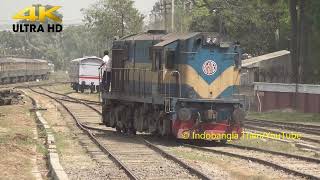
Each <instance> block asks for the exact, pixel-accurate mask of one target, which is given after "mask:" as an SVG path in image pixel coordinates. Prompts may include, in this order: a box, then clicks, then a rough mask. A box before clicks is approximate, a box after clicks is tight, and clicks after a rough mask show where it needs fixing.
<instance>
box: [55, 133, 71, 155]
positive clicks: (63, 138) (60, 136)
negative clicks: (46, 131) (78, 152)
mask: <svg viewBox="0 0 320 180" xmlns="http://www.w3.org/2000/svg"><path fill="white" fill-rule="evenodd" d="M53 134H54V138H55V140H56V142H55V143H56V146H57V152H58V153H59V154H62V152H65V151H66V149H68V148H69V145H70V144H69V143H68V141H67V139H68V137H69V136H70V135H68V133H63V132H59V133H56V132H54V131H53Z"/></svg>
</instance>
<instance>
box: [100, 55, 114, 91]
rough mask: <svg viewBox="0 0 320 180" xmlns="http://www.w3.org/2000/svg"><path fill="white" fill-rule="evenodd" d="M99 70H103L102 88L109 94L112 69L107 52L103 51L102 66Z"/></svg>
mask: <svg viewBox="0 0 320 180" xmlns="http://www.w3.org/2000/svg"><path fill="white" fill-rule="evenodd" d="M99 68H102V70H103V77H102V86H103V88H104V90H105V91H106V92H109V89H110V83H111V68H112V61H111V59H110V57H109V51H107V50H106V51H104V57H103V64H102V65H101V66H100V67H99Z"/></svg>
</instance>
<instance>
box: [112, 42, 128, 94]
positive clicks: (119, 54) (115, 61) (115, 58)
mask: <svg viewBox="0 0 320 180" xmlns="http://www.w3.org/2000/svg"><path fill="white" fill-rule="evenodd" d="M124 62H125V50H124V49H122V48H120V49H112V71H111V92H122V91H123V87H124V70H123V68H124Z"/></svg>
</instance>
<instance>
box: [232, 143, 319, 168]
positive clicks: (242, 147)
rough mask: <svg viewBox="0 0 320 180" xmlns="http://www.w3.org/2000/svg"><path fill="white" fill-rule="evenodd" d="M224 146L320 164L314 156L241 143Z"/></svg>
mask: <svg viewBox="0 0 320 180" xmlns="http://www.w3.org/2000/svg"><path fill="white" fill-rule="evenodd" d="M226 146H230V147H234V148H238V149H244V150H252V151H260V152H263V153H269V154H275V155H280V156H285V157H288V158H296V159H300V160H303V161H307V162H315V163H319V164H320V159H315V158H311V157H306V156H299V155H294V154H288V153H283V152H278V151H271V150H266V149H260V148H255V147H248V146H241V145H236V144H226Z"/></svg>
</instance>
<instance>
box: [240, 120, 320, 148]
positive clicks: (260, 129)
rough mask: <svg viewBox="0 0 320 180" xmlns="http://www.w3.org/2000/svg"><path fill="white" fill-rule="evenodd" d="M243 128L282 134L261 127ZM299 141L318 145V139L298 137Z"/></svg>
mask: <svg viewBox="0 0 320 180" xmlns="http://www.w3.org/2000/svg"><path fill="white" fill-rule="evenodd" d="M244 127H245V128H248V129H252V130H257V131H262V132H271V133H275V134H282V133H283V132H280V131H275V130H270V129H266V128H262V127H256V126H251V125H244ZM284 134H288V133H286V132H284ZM300 139H301V140H304V141H309V142H315V143H319V144H320V140H319V139H312V138H308V137H300Z"/></svg>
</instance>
